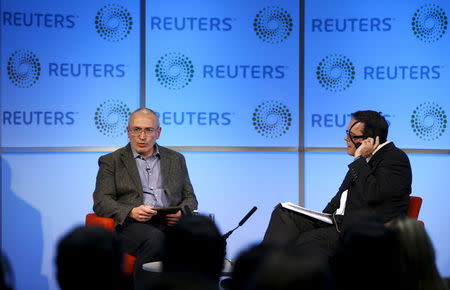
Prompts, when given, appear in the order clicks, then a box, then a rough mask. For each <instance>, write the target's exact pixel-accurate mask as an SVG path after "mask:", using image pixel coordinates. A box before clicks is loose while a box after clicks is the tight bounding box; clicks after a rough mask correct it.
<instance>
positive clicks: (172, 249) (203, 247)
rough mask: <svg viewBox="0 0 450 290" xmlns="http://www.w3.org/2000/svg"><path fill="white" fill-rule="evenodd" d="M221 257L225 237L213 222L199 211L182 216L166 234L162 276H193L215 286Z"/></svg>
mask: <svg viewBox="0 0 450 290" xmlns="http://www.w3.org/2000/svg"><path fill="white" fill-rule="evenodd" d="M224 258H225V240H224V239H223V237H222V235H221V233H220V232H219V230H218V228H217V226H216V225H215V223H214V222H213V221H212V220H211V219H209V218H208V217H205V216H201V215H188V216H183V217H182V218H181V219H180V221H179V223H178V224H176V225H175V226H173V228H171V229H169V231H168V232H167V234H166V238H165V242H164V251H163V259H162V265H163V273H164V276H163V278H162V280H164V279H169V278H166V277H168V276H169V277H177V278H178V279H181V280H186V282H192V281H193V280H192V278H193V277H194V278H195V277H196V278H198V279H199V280H200V281H205V283H204V284H205V285H211V284H213V285H215V286H214V287H216V288H217V285H218V282H219V278H220V276H221V273H222V268H223V264H224ZM186 277H190V278H189V279H187V278H186ZM208 282H210V283H208ZM158 283H159V285H161V280H160V281H158ZM154 287H155V286H154ZM152 289H153V288H152Z"/></svg>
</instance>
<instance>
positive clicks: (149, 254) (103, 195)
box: [94, 108, 197, 289]
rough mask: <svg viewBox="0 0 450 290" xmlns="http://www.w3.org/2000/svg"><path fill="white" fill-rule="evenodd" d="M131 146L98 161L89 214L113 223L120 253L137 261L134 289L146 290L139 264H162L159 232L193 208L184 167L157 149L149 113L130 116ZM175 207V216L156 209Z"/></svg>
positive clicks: (157, 129) (170, 153) (152, 116)
mask: <svg viewBox="0 0 450 290" xmlns="http://www.w3.org/2000/svg"><path fill="white" fill-rule="evenodd" d="M126 129H127V132H128V138H129V140H130V143H129V144H128V145H127V146H125V147H122V148H120V149H118V150H116V151H115V152H112V153H109V154H106V155H103V156H101V157H100V158H99V161H98V163H99V171H98V174H97V182H96V187H95V191H94V211H95V213H96V214H97V215H99V216H103V217H110V218H113V219H114V220H115V222H116V231H117V232H118V234H119V236H120V237H121V239H122V242H123V247H124V250H125V252H127V253H129V254H132V255H134V256H136V265H135V271H134V282H135V288H136V289H145V288H148V287H147V286H148V283H149V281H148V280H149V275H148V273H146V272H145V271H144V270H142V264H144V263H147V262H152V261H156V260H160V259H161V252H162V246H163V245H162V243H163V239H164V232H165V231H166V230H167V229H168V227H170V226H173V225H175V224H177V222H178V221H179V219H180V218H181V216H182V215H183V214H186V213H190V212H191V211H192V210H194V209H196V208H197V199H196V197H195V193H194V190H193V188H192V184H191V182H190V180H189V174H188V170H187V167H186V162H185V159H184V157H183V155H181V154H180V153H178V152H175V151H173V150H170V149H168V148H165V147H162V146H159V145H157V144H156V140H157V139H158V138H159V136H160V135H161V127H160V124H159V119H158V117H157V115H156V114H155V112H153V111H152V110H150V109H146V108H143V109H138V110H136V111H134V112H133V113H132V114H131V116H130V119H129V121H128V127H127V128H126ZM169 206H179V207H180V210H178V211H176V212H175V213H169V214H165V215H162V214H158V208H163V207H169Z"/></svg>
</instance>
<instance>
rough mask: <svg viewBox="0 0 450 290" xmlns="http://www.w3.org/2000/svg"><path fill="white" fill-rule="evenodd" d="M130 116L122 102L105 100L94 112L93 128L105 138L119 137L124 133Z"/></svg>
mask: <svg viewBox="0 0 450 290" xmlns="http://www.w3.org/2000/svg"><path fill="white" fill-rule="evenodd" d="M130 114H131V111H130V109H129V108H128V107H127V105H125V104H124V103H123V102H121V101H118V100H107V101H105V102H103V103H102V104H101V105H100V106H98V108H97V110H96V111H95V116H94V121H95V126H96V127H97V129H98V130H99V131H100V132H101V133H102V134H103V135H105V136H108V137H119V136H121V135H123V134H124V133H125V132H126V126H127V124H128V117H129V116H130Z"/></svg>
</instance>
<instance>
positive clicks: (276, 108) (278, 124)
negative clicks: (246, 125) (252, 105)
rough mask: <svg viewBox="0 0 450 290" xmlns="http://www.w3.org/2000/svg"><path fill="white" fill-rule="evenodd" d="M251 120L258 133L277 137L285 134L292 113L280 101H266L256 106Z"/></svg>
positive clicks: (267, 136)
mask: <svg viewBox="0 0 450 290" xmlns="http://www.w3.org/2000/svg"><path fill="white" fill-rule="evenodd" d="M252 121H253V126H254V128H255V130H256V131H257V132H258V133H259V134H261V135H262V136H264V137H266V138H277V137H280V136H283V135H284V134H286V132H287V131H288V130H289V128H290V127H291V123H292V115H291V112H290V111H289V109H288V108H287V107H286V106H285V105H283V104H282V103H280V102H278V101H266V102H263V103H261V104H260V105H259V106H258V107H256V109H255V112H254V113H253V118H252Z"/></svg>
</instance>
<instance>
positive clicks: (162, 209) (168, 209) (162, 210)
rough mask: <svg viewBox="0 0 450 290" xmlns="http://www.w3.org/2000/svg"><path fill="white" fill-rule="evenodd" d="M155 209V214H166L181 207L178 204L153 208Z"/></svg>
mask: <svg viewBox="0 0 450 290" xmlns="http://www.w3.org/2000/svg"><path fill="white" fill-rule="evenodd" d="M155 210H156V211H157V212H158V213H157V215H166V214H171V213H176V212H177V211H179V210H181V207H180V206H168V207H160V208H155Z"/></svg>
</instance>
